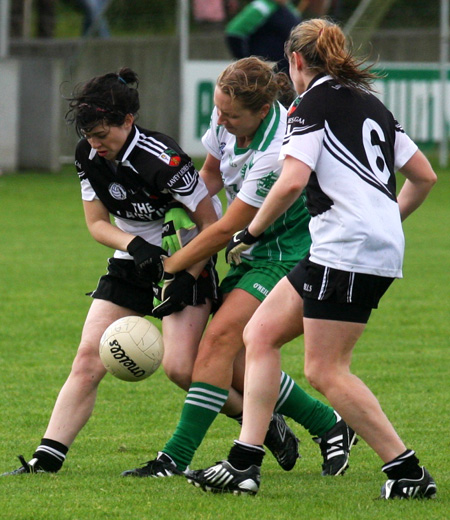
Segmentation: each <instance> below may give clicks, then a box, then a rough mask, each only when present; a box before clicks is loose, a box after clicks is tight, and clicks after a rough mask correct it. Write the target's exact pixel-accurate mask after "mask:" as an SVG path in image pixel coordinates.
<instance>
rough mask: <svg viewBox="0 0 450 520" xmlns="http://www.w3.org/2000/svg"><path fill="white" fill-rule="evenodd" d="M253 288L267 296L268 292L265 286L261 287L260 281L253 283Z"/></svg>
mask: <svg viewBox="0 0 450 520" xmlns="http://www.w3.org/2000/svg"><path fill="white" fill-rule="evenodd" d="M253 289H256V290H257V291H258V292H260V293H261V294H264V296H267V295H268V294H269V291H268V290H267V289H266V288H265V287H263V286H262V285H261V284H260V283H254V284H253Z"/></svg>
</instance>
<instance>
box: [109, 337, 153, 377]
mask: <svg viewBox="0 0 450 520" xmlns="http://www.w3.org/2000/svg"><path fill="white" fill-rule="evenodd" d="M109 346H110V349H109V351H110V352H111V354H112V355H113V358H114V359H117V360H118V361H119V363H120V364H121V365H123V366H124V367H126V369H127V370H129V371H130V372H131V373H132V374H133V375H134V376H135V377H142V376H143V375H145V370H143V369H142V368H141V367H139V366H138V365H137V364H136V363H135V362H134V361H133V360H132V359H131V358H129V357H128V356H127V353H126V352H125V350H123V348H122V347H121V346H120V343H119V342H118V341H117V340H116V339H115V340H114V341H110V342H109Z"/></svg>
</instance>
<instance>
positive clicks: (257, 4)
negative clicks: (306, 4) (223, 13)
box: [225, 0, 301, 74]
mask: <svg viewBox="0 0 450 520" xmlns="http://www.w3.org/2000/svg"><path fill="white" fill-rule="evenodd" d="M300 21H301V16H300V12H299V11H298V9H297V8H296V7H295V6H294V5H293V4H292V2H291V1H290V0H253V1H252V2H250V3H249V4H248V5H247V6H246V7H244V9H242V11H240V12H239V13H238V14H237V15H236V16H235V17H234V18H233V19H232V20H231V21H230V22H229V23H228V25H227V27H226V29H225V36H226V41H227V44H228V47H229V49H230V52H231V54H232V55H233V57H234V58H236V59H241V58H245V57H247V56H260V57H262V58H264V59H266V60H269V61H273V62H276V63H277V64H278V70H279V71H282V72H286V73H287V74H289V63H288V62H287V60H286V58H285V56H284V42H285V41H286V40H287V39H288V38H289V34H290V32H291V29H292V28H293V27H295V26H296V25H297V24H298V23H299V22H300Z"/></svg>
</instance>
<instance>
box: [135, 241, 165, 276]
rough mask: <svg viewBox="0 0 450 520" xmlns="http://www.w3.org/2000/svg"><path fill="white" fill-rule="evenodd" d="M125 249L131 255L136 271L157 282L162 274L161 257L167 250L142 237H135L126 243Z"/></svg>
mask: <svg viewBox="0 0 450 520" xmlns="http://www.w3.org/2000/svg"><path fill="white" fill-rule="evenodd" d="M127 251H128V252H129V253H130V255H131V256H132V257H133V260H134V263H135V264H136V268H137V271H138V273H139V274H140V275H141V276H142V277H144V278H146V279H148V280H149V281H151V282H154V283H158V282H159V281H160V280H161V279H162V277H163V274H164V265H163V258H162V257H164V256H167V251H164V249H163V248H162V247H159V246H154V245H153V244H150V243H149V242H147V241H146V240H144V239H143V238H142V237H135V238H133V240H132V241H131V242H130V243H129V244H128V247H127Z"/></svg>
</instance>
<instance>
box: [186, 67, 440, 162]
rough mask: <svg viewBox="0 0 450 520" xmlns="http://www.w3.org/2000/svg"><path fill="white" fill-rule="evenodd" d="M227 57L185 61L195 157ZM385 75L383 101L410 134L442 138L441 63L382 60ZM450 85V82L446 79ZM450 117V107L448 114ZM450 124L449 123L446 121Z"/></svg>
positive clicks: (201, 152) (189, 137)
mask: <svg viewBox="0 0 450 520" xmlns="http://www.w3.org/2000/svg"><path fill="white" fill-rule="evenodd" d="M229 63H230V62H228V61H187V62H186V63H185V64H184V81H183V85H182V88H183V97H182V99H183V106H182V110H181V117H182V119H181V131H180V137H181V146H182V148H183V149H184V150H186V152H187V153H188V154H190V155H191V156H193V157H204V156H205V149H204V148H203V146H202V143H201V138H202V136H203V134H204V133H205V131H206V130H207V129H208V125H209V120H210V116H211V111H212V109H213V106H214V100H213V96H214V87H215V84H216V79H217V77H218V76H219V74H220V73H221V72H222V71H223V70H224V69H225V68H226V67H227V66H228V65H229ZM377 69H378V70H380V71H382V72H384V73H385V74H386V77H385V78H383V79H381V80H378V81H377V82H376V83H375V89H376V90H377V92H378V96H379V97H380V99H381V100H382V101H383V103H384V104H385V105H386V106H387V107H388V108H389V110H391V112H392V113H393V114H394V116H395V117H396V119H397V120H398V122H399V123H400V124H401V125H402V126H403V128H404V129H405V131H406V132H407V133H408V135H409V136H410V137H411V138H412V139H414V140H415V141H417V142H418V143H436V142H439V141H440V140H441V137H442V129H441V125H440V119H439V117H440V114H439V111H440V110H441V108H440V107H441V103H440V98H441V88H440V77H439V64H438V63H432V64H423V63H381V64H379V65H378V67H377ZM447 89H448V82H447ZM445 118H446V121H449V119H450V107H447V110H446V114H445ZM447 124H448V123H447Z"/></svg>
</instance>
